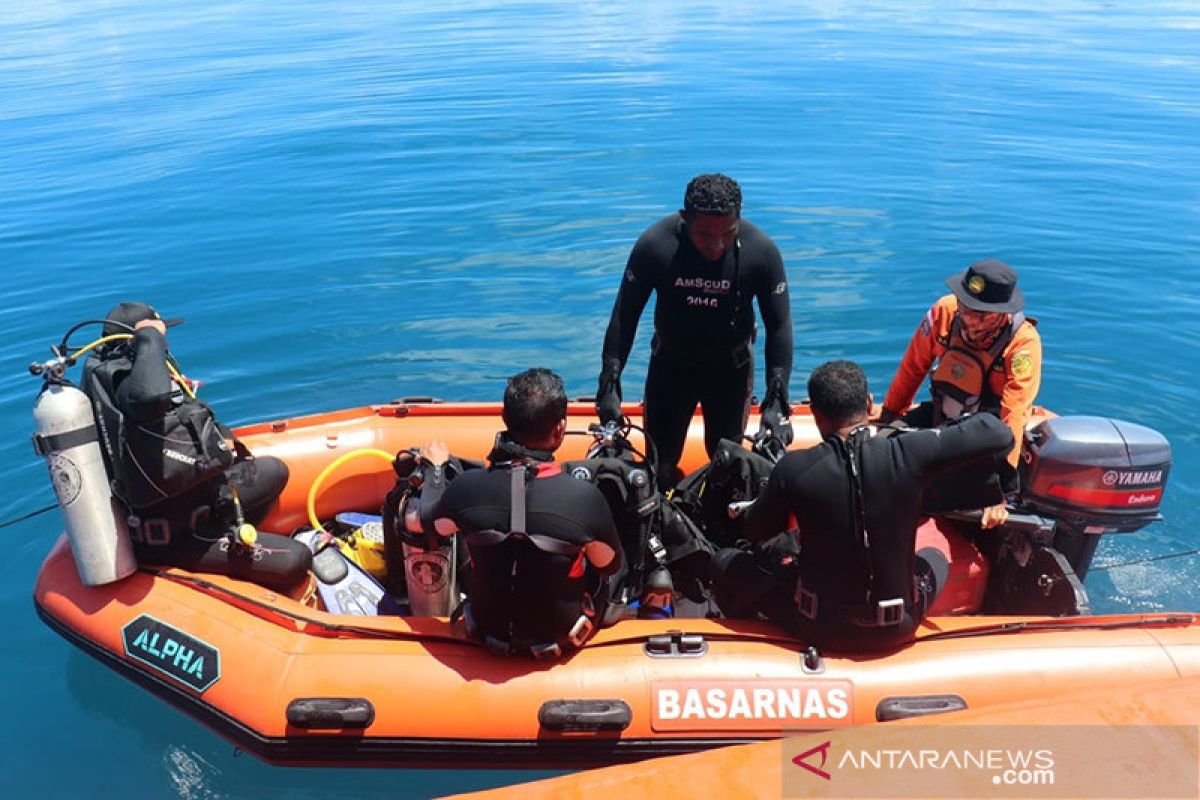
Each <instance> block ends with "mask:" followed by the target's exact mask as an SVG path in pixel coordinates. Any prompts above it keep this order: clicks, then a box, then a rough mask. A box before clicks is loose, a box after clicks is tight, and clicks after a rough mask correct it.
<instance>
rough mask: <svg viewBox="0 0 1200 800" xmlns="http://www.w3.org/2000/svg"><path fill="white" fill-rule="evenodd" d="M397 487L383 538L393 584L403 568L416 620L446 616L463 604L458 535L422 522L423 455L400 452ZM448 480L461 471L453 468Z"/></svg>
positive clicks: (389, 498)
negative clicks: (430, 530) (442, 532)
mask: <svg viewBox="0 0 1200 800" xmlns="http://www.w3.org/2000/svg"><path fill="white" fill-rule="evenodd" d="M392 466H393V469H394V470H395V471H396V477H397V481H396V485H395V487H394V488H393V489H392V491H391V492H389V493H388V496H387V498H386V499H385V500H384V504H383V539H384V552H385V559H386V561H387V566H388V578H389V582H390V583H392V584H393V590H395V589H398V588H399V587H396V586H394V584H395V582H396V581H395V577H396V573H397V572H400V571H401V569H402V570H403V575H404V583H405V587H406V589H407V595H408V605H409V608H410V609H411V610H412V614H413V616H417V617H447V616H450V614H451V612H453V611H454V610H455V608H456V607H457V606H458V602H459V592H458V558H457V551H456V549H455V546H454V545H455V542H454V538H455V537H446V536H439V535H438V534H436V533H427V532H426V531H425V524H424V522H425V521H424V520H422V518H421V498H420V494H421V486H422V484H424V482H425V480H424V476H423V475H422V464H421V460H420V455H419V451H417V450H415V449H414V450H401V451H400V452H399V453H397V454H396V459H395V461H394V462H393V465H392ZM447 471H448V472H449V473H451V474H448V475H447V479H449V478H450V477H452V475H453V474H454V473H456V472H458V470H457V469H456V468H455V467H454V466H453V465H450V466H448V467H447Z"/></svg>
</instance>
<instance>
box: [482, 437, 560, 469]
mask: <svg viewBox="0 0 1200 800" xmlns="http://www.w3.org/2000/svg"><path fill="white" fill-rule="evenodd" d="M487 460H488V463H490V464H503V463H506V462H510V461H537V462H540V463H546V462H550V461H553V460H554V453H553V452H552V451H550V450H534V449H533V448H530V447H526V446H525V445H523V444H520V443H518V442H517V441H515V440H514V439H513V438H512V437H511V436H509V434H508V431H500V433H498V434H496V443H495V444H494V445H492V451H491V452H490V453H488V455H487Z"/></svg>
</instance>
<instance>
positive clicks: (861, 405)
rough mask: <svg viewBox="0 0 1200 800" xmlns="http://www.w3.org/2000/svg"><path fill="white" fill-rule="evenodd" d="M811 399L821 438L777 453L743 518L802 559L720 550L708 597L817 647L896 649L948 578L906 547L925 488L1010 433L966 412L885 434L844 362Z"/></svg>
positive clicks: (857, 376) (1004, 447)
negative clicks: (787, 540) (785, 537)
mask: <svg viewBox="0 0 1200 800" xmlns="http://www.w3.org/2000/svg"><path fill="white" fill-rule="evenodd" d="M808 394H809V399H810V401H811V403H812V413H813V419H814V421H815V422H816V424H817V430H818V431H819V432H820V433H821V436H822V437H823V438H824V442H823V443H822V444H819V445H816V446H815V447H811V448H808V449H807V450H796V451H792V452H790V453H788V454H787V455H785V456H784V457H783V459H782V460H780V461H779V463H778V464H776V465H775V468H774V469H773V470H772V471H771V477H770V479H769V480H768V482H767V486H766V489H765V490H764V491H763V493H762V494H761V495H760V496H759V497H758V498H757V499H755V500H754V502H753V503H750V504H748V506H746V507H745V508H744V516H743V523H744V524H743V532H744V534H745V536H746V537H747V538H748V539H750V540H751V541H762V540H765V539H768V538H770V537H774V536H776V535H777V534H778V533H779V532H780V531H783V530H788V529H789V528H792V529H794V530H795V534H796V536H797V537H798V539H799V543H800V555H799V557H798V558H795V559H794V560H793V562H792V567H791V568H790V569H789V568H783V567H780V565H779V564H778V559H776V560H775V561H774V562H773V561H772V559H770V558H769V557H768V556H767V555H765V554H761V553H752V552H747V551H745V550H740V549H734V548H729V549H725V550H721V551H719V552H718V553H717V554H716V556H714V558H713V584H714V589H715V591H716V595H717V602H718V604H719V605H720V606H721V609H722V610H723V611H724V612H725V614H726V616H730V617H736V616H743V615H749V614H752V613H754V612H756V611H757V612H760V613H762V614H763V615H764V616H766V617H767V618H768V619H771V620H773V621H775V622H778V623H780V624H781V625H783V626H784V627H786V628H787V629H788V630H789V631H790V632H791V633H793V634H794V635H795V636H797V637H799V638H800V639H801V640H802V641H804V642H805V643H806V644H811V645H816V646H818V647H823V648H824V647H827V648H830V649H833V650H839V651H843V652H861V651H872V650H883V649H887V648H891V647H895V646H898V645H901V644H904V643H906V642H909V641H911V640H912V639H913V638H914V637H915V634H916V629H917V626H918V625H919V624H920V622H921V620H922V619H923V618H924V616H925V613H926V611H927V609H928V608H929V606H930V605H931V604H932V602H933V599H934V598H935V597H936V595H937V590H938V588H939V587H940V586H941V585H943V584H944V583H945V578H946V575H947V573H948V564H947V563H946V561H945V558H944V557H943V556H942V554H941V553H940V552H938V551H936V550H934V549H932V548H928V549H926V550H922V552H921V553H915V552H914V550H915V547H916V531H917V524H918V517H919V516H920V502H921V488H922V486H923V484H924V483H925V482H926V481H927V480H928V479H929V477H930V476H932V475H934V474H935V473H937V472H939V471H942V470H946V469H951V468H955V467H959V466H961V465H964V464H966V463H969V462H972V461H975V460H977V459H988V458H995V457H999V458H1003V457H1004V454H1006V453H1007V452H1008V450H1009V448H1011V447H1012V433H1011V431H1010V430H1009V429H1008V427H1007V426H1006V425H1005V424H1004V423H1003V422H1001V421H1000V420H999V419H998V418H997V417H995V416H993V415H991V414H974V415H970V416H967V417H965V418H962V419H960V420H956V421H953V422H949V423H946V424H945V425H943V426H941V427H939V428H933V429H927V430H911V431H904V432H897V433H895V434H894V435H885V434H883V433H881V431H880V429H877V428H876V427H874V426H872V425H869V424H868V414H869V413H870V411H871V395H870V393H869V392H868V391H867V378H866V375H865V374H864V373H863V371H862V369H861V368H860V367H859V366H858V365H857V364H855V363H853V362H851V361H831V362H828V363H825V364H822V365H821V366H819V367H818V368H817V369H816V370H814V371H813V373H812V375H811V376H810V377H809V380H808Z"/></svg>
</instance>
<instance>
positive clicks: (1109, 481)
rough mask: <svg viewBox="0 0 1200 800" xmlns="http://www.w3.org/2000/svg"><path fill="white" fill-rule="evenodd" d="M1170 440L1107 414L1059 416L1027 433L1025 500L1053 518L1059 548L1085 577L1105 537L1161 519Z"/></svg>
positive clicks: (1023, 474) (1023, 475) (1023, 480)
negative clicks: (1106, 415) (1097, 415)
mask: <svg viewBox="0 0 1200 800" xmlns="http://www.w3.org/2000/svg"><path fill="white" fill-rule="evenodd" d="M1170 471H1171V445H1170V444H1169V443H1168V442H1167V440H1166V438H1165V437H1164V436H1163V435H1162V434H1160V433H1159V432H1158V431H1155V430H1151V429H1150V428H1146V427H1143V426H1141V425H1136V424H1134V423H1132V422H1124V421H1122V420H1116V419H1107V418H1105V417H1057V418H1054V419H1048V420H1046V421H1045V422H1042V423H1041V424H1039V425H1037V426H1036V427H1034V428H1032V429H1031V430H1029V431H1028V432H1027V433H1026V434H1025V448H1024V451H1023V452H1022V463H1021V467H1020V473H1021V499H1022V501H1023V504H1024V505H1025V506H1026V507H1027V508H1029V509H1030V510H1032V511H1035V512H1037V513H1038V514H1042V515H1044V516H1048V517H1053V518H1054V520H1055V522H1056V524H1055V528H1054V549H1055V550H1057V551H1059V552H1060V553H1062V554H1063V555H1064V556H1066V558H1067V560H1068V561H1069V562H1070V564H1071V567H1072V568H1073V569H1074V570H1075V574H1076V575H1078V576H1079V578H1080V580H1082V579H1083V578H1084V577H1085V576H1086V575H1087V571H1088V568H1089V567H1090V566H1091V563H1092V556H1093V555H1095V552H1096V545H1097V544H1099V542H1100V537H1101V536H1102V535H1104V534H1107V533H1130V532H1132V531H1136V530H1140V529H1141V528H1144V527H1145V526H1146V525H1148V524H1149V523H1151V522H1156V521H1158V520H1161V519H1162V515H1161V514H1160V513H1159V507H1160V506H1161V505H1162V498H1163V492H1164V490H1165V489H1166V486H1167V475H1168V473H1170Z"/></svg>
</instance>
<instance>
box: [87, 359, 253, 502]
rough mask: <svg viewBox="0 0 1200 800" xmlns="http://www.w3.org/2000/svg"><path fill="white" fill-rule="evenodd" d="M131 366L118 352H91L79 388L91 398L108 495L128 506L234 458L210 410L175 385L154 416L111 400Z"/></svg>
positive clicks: (217, 470) (213, 473)
mask: <svg viewBox="0 0 1200 800" xmlns="http://www.w3.org/2000/svg"><path fill="white" fill-rule="evenodd" d="M132 369H133V361H132V360H131V359H130V358H129V357H128V356H127V355H125V354H123V353H118V354H114V355H110V356H109V357H107V358H101V357H98V356H93V357H92V358H89V359H88V362H87V364H86V365H85V369H84V376H83V384H84V387H83V388H84V391H85V392H86V393H87V395H88V397H89V399H90V400H91V402H92V407H93V409H94V411H95V414H96V425H97V427H98V428H99V430H100V442H101V445H102V450H103V452H104V458H105V463H106V465H107V466H108V470H109V476H110V478H111V481H112V489H113V494H114V495H115V496H116V497H117V498H118V499H119V500H121V502H123V503H124V504H125V505H126V506H128V507H129V508H131V509H140V508H145V507H147V506H152V505H154V504H156V503H160V502H162V501H164V500H167V499H170V498H172V497H177V496H179V495H181V494H183V493H185V492H187V491H188V490H190V489H192V488H194V487H196V486H198V485H199V484H201V483H203V482H205V481H208V480H211V479H214V478H217V477H218V476H220V475H222V474H223V472H224V471H225V469H226V468H228V467H229V466H231V465H232V464H233V462H234V460H235V456H234V451H233V449H232V448H231V447H230V445H229V443H228V442H227V439H226V437H227V436H231V434H230V432H229V431H228V429H225V428H223V426H221V425H220V424H219V423H218V422H217V420H216V418H215V416H214V415H213V412H212V409H210V408H209V407H208V405H207V404H206V403H204V402H203V401H201V400H198V399H196V398H195V397H191V396H188V395H187V394H185V393H184V392H183V391H182V390H180V389H178V388H176V389H175V391H174V392H173V393H172V397H171V407H170V408H169V409H168V410H167V412H166V413H165V414H164V415H163V416H162V417H160V418H159V419H155V420H151V421H148V422H137V421H135V420H133V419H131V418H129V417H128V416H127V415H126V414H124V413H123V412H122V411H121V409H120V407H119V406H118V404H117V402H116V396H117V393H116V388H117V384H118V383H119V382H120V381H121V380H122V379H124V378H125V377H126V376H127V375H128V374H129V372H130V371H131V370H132Z"/></svg>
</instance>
